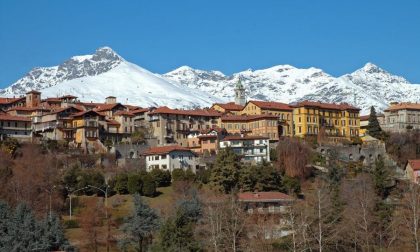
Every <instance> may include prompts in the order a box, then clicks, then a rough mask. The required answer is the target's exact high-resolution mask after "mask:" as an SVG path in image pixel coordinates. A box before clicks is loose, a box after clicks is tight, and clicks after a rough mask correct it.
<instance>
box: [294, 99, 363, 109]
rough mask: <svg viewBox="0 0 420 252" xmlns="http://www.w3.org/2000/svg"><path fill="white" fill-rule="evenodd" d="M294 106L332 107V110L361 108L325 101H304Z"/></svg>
mask: <svg viewBox="0 0 420 252" xmlns="http://www.w3.org/2000/svg"><path fill="white" fill-rule="evenodd" d="M294 107H317V108H321V109H332V110H358V111H359V110H360V109H359V108H356V107H354V106H352V105H350V104H348V103H340V104H336V103H323V102H314V101H303V102H298V103H297V104H296V105H294Z"/></svg>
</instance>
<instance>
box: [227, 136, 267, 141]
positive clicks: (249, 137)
mask: <svg viewBox="0 0 420 252" xmlns="http://www.w3.org/2000/svg"><path fill="white" fill-rule="evenodd" d="M260 139H269V138H268V137H264V136H241V135H230V136H226V137H225V138H223V140H222V141H231V140H260Z"/></svg>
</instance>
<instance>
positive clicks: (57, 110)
mask: <svg viewBox="0 0 420 252" xmlns="http://www.w3.org/2000/svg"><path fill="white" fill-rule="evenodd" d="M71 108H74V109H76V110H78V111H85V110H84V109H83V108H82V107H80V106H76V105H73V106H68V107H66V108H57V109H52V110H51V112H50V113H49V114H57V113H60V112H63V111H65V110H67V109H71Z"/></svg>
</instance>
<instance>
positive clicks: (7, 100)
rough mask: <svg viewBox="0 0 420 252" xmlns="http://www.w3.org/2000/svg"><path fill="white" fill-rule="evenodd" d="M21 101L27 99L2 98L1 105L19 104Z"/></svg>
mask: <svg viewBox="0 0 420 252" xmlns="http://www.w3.org/2000/svg"><path fill="white" fill-rule="evenodd" d="M19 100H26V98H25V97H19V98H8V97H0V104H10V103H14V102H17V101H19Z"/></svg>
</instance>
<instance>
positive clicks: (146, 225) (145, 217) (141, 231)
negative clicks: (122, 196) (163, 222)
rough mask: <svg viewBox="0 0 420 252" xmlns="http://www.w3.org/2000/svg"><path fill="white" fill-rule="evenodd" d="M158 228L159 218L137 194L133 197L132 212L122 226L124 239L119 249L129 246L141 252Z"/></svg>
mask: <svg viewBox="0 0 420 252" xmlns="http://www.w3.org/2000/svg"><path fill="white" fill-rule="evenodd" d="M158 228H159V216H158V215H157V214H156V212H155V211H154V210H153V209H152V208H150V207H149V206H148V205H147V204H145V203H144V202H143V201H142V199H141V197H140V195H139V194H136V195H134V212H133V214H132V215H131V216H130V217H129V218H128V219H127V221H126V223H125V224H124V225H123V226H122V230H123V232H124V233H125V234H126V239H124V241H123V242H122V245H121V247H122V248H123V249H125V250H126V249H127V248H128V247H129V246H134V247H135V248H136V249H137V251H140V252H142V251H143V248H144V247H145V245H146V246H147V245H148V244H149V243H150V242H151V238H152V235H153V232H154V231H155V230H157V229H158Z"/></svg>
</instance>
